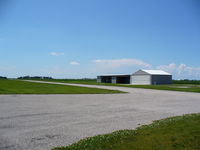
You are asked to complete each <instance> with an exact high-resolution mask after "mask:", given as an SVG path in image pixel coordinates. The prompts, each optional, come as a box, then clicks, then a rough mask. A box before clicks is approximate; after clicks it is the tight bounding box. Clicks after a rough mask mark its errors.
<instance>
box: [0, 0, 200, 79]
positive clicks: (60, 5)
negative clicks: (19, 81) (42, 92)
mask: <svg viewBox="0 0 200 150" xmlns="http://www.w3.org/2000/svg"><path fill="white" fill-rule="evenodd" d="M138 69H161V70H164V71H167V72H169V73H171V74H172V75H173V78H174V79H196V80H200V1H199V0H167V1H164V0H151V1H149V0H0V76H7V77H10V78H16V77H19V76H25V75H30V76H51V77H54V78H95V77H96V76H97V75H101V74H112V73H113V74H118V73H120V74H123V73H126V74H127V73H128V74H131V73H134V72H135V71H137V70H138Z"/></svg>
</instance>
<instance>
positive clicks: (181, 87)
mask: <svg viewBox="0 0 200 150" xmlns="http://www.w3.org/2000/svg"><path fill="white" fill-rule="evenodd" d="M45 81H51V82H64V83H75V84H91V85H108V86H123V87H131V88H145V89H155V90H170V91H182V92H197V93H200V84H197V83H196V82H194V83H195V84H191V83H190V82H189V83H190V84H189V83H188V84H186V83H185V84H183V83H182V82H181V83H180V84H170V85H128V84H112V83H97V82H96V80H89V79H87V80H83V79H50V80H45ZM177 82H178V81H177ZM177 82H175V83H177Z"/></svg>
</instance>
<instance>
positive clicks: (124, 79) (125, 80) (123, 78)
mask: <svg viewBox="0 0 200 150" xmlns="http://www.w3.org/2000/svg"><path fill="white" fill-rule="evenodd" d="M116 83H121V84H130V76H117V81H116Z"/></svg>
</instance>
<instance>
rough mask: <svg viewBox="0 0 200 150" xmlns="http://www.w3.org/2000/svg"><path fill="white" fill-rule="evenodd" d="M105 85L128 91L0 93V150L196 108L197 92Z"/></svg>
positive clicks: (63, 141)
mask: <svg viewBox="0 0 200 150" xmlns="http://www.w3.org/2000/svg"><path fill="white" fill-rule="evenodd" d="M83 86H89V85H83ZM90 87H99V86H95V85H94V86H90ZM104 87H105V86H104ZM105 88H109V89H117V90H122V91H127V92H129V93H127V94H93V95H90V94H83V95H0V150H48V149H51V148H53V147H55V146H64V145H69V144H71V143H73V142H76V141H78V140H80V139H81V138H84V137H88V136H94V135H96V134H102V133H109V132H112V131H115V130H120V129H134V128H136V127H137V126H139V125H142V124H147V123H150V122H151V121H152V120H157V119H161V118H165V117H169V116H174V115H181V114H187V113H196V112H200V94H199V93H189V92H187V93H185V92H174V91H159V90H149V89H135V88H125V87H105Z"/></svg>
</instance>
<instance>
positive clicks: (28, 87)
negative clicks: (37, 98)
mask: <svg viewBox="0 0 200 150" xmlns="http://www.w3.org/2000/svg"><path fill="white" fill-rule="evenodd" d="M109 93H123V92H121V91H117V90H106V89H99V88H86V87H78V86H68V85H56V84H46V83H31V82H26V81H19V80H7V79H0V94H109Z"/></svg>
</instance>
